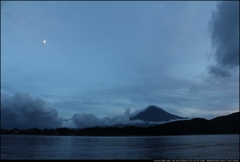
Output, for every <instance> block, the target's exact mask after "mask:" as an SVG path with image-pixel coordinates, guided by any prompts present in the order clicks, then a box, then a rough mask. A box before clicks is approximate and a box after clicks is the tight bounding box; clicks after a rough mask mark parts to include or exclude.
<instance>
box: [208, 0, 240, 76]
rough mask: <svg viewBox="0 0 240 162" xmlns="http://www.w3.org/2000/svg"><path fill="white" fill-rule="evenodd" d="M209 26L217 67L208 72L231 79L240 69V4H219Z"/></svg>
mask: <svg viewBox="0 0 240 162" xmlns="http://www.w3.org/2000/svg"><path fill="white" fill-rule="evenodd" d="M209 25H210V26H209V29H210V33H211V40H212V48H213V50H214V58H215V60H216V65H214V66H209V67H208V72H209V73H210V74H213V75H215V76H221V77H229V76H230V75H231V71H232V70H234V69H235V68H237V67H239V2H238V1H235V2H228V1H225V2H219V3H218V5H217V10H216V11H214V12H212V19H211V21H210V24H209Z"/></svg>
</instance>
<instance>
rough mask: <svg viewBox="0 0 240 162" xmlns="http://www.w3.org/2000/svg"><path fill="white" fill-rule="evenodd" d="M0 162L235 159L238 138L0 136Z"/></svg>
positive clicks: (216, 136) (237, 151)
mask: <svg viewBox="0 0 240 162" xmlns="http://www.w3.org/2000/svg"><path fill="white" fill-rule="evenodd" d="M1 159H96V160H97V159H155V160H157V159H165V160H166V159H186V160H187V159H239V135H186V136H123V137H113V136H111V137H106V136H105V137H102V136H101V137H100V136H37V135H36V136H35V135H1Z"/></svg>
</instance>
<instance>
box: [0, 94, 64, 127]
mask: <svg viewBox="0 0 240 162" xmlns="http://www.w3.org/2000/svg"><path fill="white" fill-rule="evenodd" d="M63 121H64V120H63V118H61V117H59V116H58V111H57V110H56V109H55V108H54V107H52V106H51V105H50V104H49V103H48V102H46V101H44V100H42V99H39V98H33V97H32V96H31V95H29V94H27V93H19V92H17V93H15V94H14V96H13V97H11V96H9V95H7V94H3V93H1V128H5V129H12V128H15V127H16V128H20V129H28V128H35V127H37V128H40V129H43V128H57V127H61V126H62V122H63Z"/></svg>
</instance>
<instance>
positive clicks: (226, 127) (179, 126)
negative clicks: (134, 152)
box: [1, 112, 239, 136]
mask: <svg viewBox="0 0 240 162" xmlns="http://www.w3.org/2000/svg"><path fill="white" fill-rule="evenodd" d="M3 134H18V135H27V134H30V135H75V136H145V135H146V136H160V135H198V134H239V112H236V113H233V114H230V115H227V116H221V117H217V118H214V119H211V120H206V119H203V118H194V119H191V120H181V121H175V122H170V123H165V124H160V125H156V126H150V127H147V128H144V127H136V126H125V127H122V128H119V127H115V126H107V127H92V128H84V129H69V128H57V129H43V130H40V129H38V128H32V129H27V130H20V129H17V128H14V129H12V130H6V129H1V135H3Z"/></svg>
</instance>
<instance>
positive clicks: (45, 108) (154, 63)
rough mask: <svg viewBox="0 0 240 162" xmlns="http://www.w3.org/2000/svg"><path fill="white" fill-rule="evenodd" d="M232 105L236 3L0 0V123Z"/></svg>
mask: <svg viewBox="0 0 240 162" xmlns="http://www.w3.org/2000/svg"><path fill="white" fill-rule="evenodd" d="M148 105H156V106H159V107H161V108H163V109H164V110H165V111H167V112H169V113H172V114H175V115H178V116H183V117H201V118H206V119H212V118H214V117H217V116H221V115H228V114H230V113H233V112H236V111H239V2H238V1H235V2H227V1H226V2H214V1H209V2H197V1H192V2H191V1H186V2H161V1H159V2H158V1H154V2H146V1H142V2H127V1H125V2H120V1H118V2H93V1H92V2H81V1H79V2H78V1H75V2H58V1H56V2H55V1H53V2H34V1H32V2H7V1H4V2H1V126H2V127H4V128H14V127H19V128H29V127H39V128H41V127H42V128H45V127H49V128H50V127H61V126H69V127H75V126H77V127H84V126H94V125H97V124H98V123H101V122H108V123H115V124H116V123H128V122H129V118H128V117H129V115H131V114H132V113H134V112H135V111H141V109H144V108H145V107H147V106H148Z"/></svg>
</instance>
